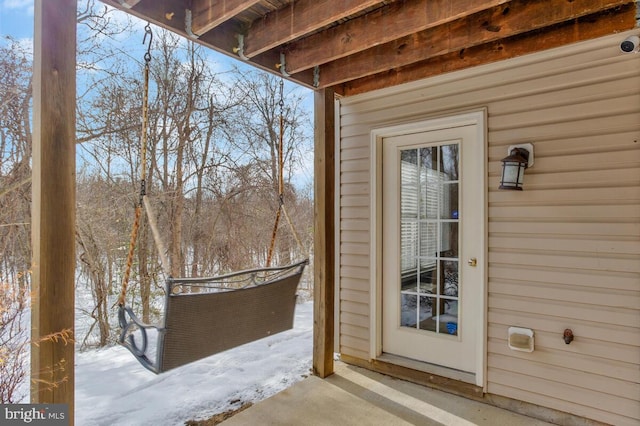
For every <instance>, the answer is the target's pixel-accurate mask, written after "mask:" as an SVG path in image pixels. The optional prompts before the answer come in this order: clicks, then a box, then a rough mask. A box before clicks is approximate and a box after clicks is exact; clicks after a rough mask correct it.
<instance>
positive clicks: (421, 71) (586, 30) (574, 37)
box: [335, 4, 636, 96]
mask: <svg viewBox="0 0 640 426" xmlns="http://www.w3.org/2000/svg"><path fill="white" fill-rule="evenodd" d="M635 25H636V11H635V6H634V5H633V4H627V5H625V6H622V7H621V8H620V10H618V11H615V12H614V11H612V10H609V11H605V12H603V13H599V14H597V15H590V16H587V17H583V18H580V19H575V20H571V21H566V22H563V23H561V24H558V25H555V26H553V27H549V28H545V29H542V30H538V31H532V32H529V33H526V34H522V35H519V36H515V37H511V38H507V39H502V40H498V41H496V42H493V43H486V44H482V45H480V46H476V47H472V48H469V49H465V51H464V52H463V53H462V54H461V53H460V52H452V53H448V54H446V55H441V56H438V57H435V58H431V59H428V60H426V61H422V62H419V63H416V64H412V65H408V66H406V67H400V68H395V69H392V70H388V71H385V72H382V73H379V74H376V75H372V76H368V77H364V78H361V79H357V80H352V81H349V82H346V83H344V84H340V85H338V86H336V87H335V90H336V93H338V94H340V95H342V96H353V95H357V94H360V93H366V92H370V91H372V90H377V89H382V88H385V87H391V86H395V85H399V84H403V83H409V82H412V81H416V80H420V79H423V78H427V77H433V76H436V75H440V74H444V73H448V72H453V71H457V70H463V69H467V68H471V67H474V66H478V65H484V64H489V63H492V62H498V61H502V60H506V59H511V58H515V57H518V56H522V55H526V54H529V53H534V52H539V51H542V50H546V49H551V48H555V47H560V46H564V45H567V44H570V43H576V42H579V41H584V40H590V39H594V38H597V37H603V36H606V35H608V34H613V33H616V32H620V31H626V30H630V29H632V28H634V27H635Z"/></svg>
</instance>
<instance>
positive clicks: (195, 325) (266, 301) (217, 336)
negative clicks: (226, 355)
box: [158, 268, 302, 372]
mask: <svg viewBox="0 0 640 426" xmlns="http://www.w3.org/2000/svg"><path fill="white" fill-rule="evenodd" d="M301 275H302V269H301V268H299V270H298V271H297V272H296V273H295V274H292V275H288V276H286V277H283V278H279V279H277V280H274V281H273V282H269V283H265V284H261V285H259V286H255V287H250V288H244V289H239V290H234V291H228V292H220V293H200V294H199V293H196V294H177V295H170V296H168V297H167V305H166V313H165V328H164V332H163V335H162V336H161V337H160V339H158V355H159V359H158V370H159V372H163V371H167V370H170V369H172V368H176V367H179V366H181V365H184V364H188V363H190V362H193V361H196V360H199V359H201V358H205V357H208V356H210V355H213V354H215V353H218V352H222V351H225V350H227V349H231V348H233V347H236V346H239V345H243V344H245V343H249V342H251V341H254V340H257V339H261V338H263V337H267V336H270V335H273V334H276V333H279V332H281V331H285V330H289V329H291V328H292V327H293V315H294V310H295V304H296V288H297V287H298V283H299V281H300V277H301Z"/></svg>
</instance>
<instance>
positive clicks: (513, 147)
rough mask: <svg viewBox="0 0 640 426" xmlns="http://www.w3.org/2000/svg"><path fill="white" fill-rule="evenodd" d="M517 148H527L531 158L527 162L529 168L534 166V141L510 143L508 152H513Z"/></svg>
mask: <svg viewBox="0 0 640 426" xmlns="http://www.w3.org/2000/svg"><path fill="white" fill-rule="evenodd" d="M515 148H520V149H525V150H527V151H528V152H529V158H528V162H527V168H529V167H531V166H533V144H532V143H521V144H519V145H509V148H508V149H507V154H511V151H513V150H514V149H515Z"/></svg>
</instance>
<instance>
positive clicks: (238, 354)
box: [75, 302, 313, 426]
mask: <svg viewBox="0 0 640 426" xmlns="http://www.w3.org/2000/svg"><path fill="white" fill-rule="evenodd" d="M312 343H313V302H305V303H302V304H298V305H296V312H295V322H294V328H293V329H292V330H288V331H285V332H283V333H279V334H276V335H274V336H270V337H267V338H265V339H262V340H259V341H256V342H253V343H249V344H246V345H244V346H241V347H239V348H236V349H231V350H229V351H226V352H223V353H220V354H217V355H213V356H211V357H209V358H206V359H203V360H200V361H197V362H194V363H192V364H189V365H186V366H184V367H180V368H177V369H175V370H171V371H168V372H166V373H162V374H160V375H155V374H153V373H151V372H150V371H148V370H146V369H145V368H144V367H142V366H141V365H140V364H138V361H136V360H135V358H134V357H133V355H131V353H130V352H129V351H128V350H126V349H125V348H123V347H121V346H114V347H109V348H105V349H100V350H90V351H86V352H79V353H77V354H76V373H75V374H76V402H75V404H76V406H75V416H76V417H75V423H76V424H77V425H82V426H94V425H96V426H97V425H105V426H121V425H135V426H143V425H184V423H185V422H186V421H187V420H202V419H206V418H209V417H211V416H212V415H214V414H217V413H220V412H224V411H227V410H231V409H237V408H239V407H240V406H241V405H242V404H243V403H246V402H257V401H260V400H262V399H265V398H268V397H270V396H272V395H274V394H276V393H278V392H280V391H282V390H284V389H286V388H287V387H289V386H291V385H292V384H294V383H295V382H297V381H299V380H302V379H303V378H304V377H306V376H308V375H309V374H310V371H311V358H312Z"/></svg>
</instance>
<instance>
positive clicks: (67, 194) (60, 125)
mask: <svg viewBox="0 0 640 426" xmlns="http://www.w3.org/2000/svg"><path fill="white" fill-rule="evenodd" d="M34 12H35V27H34V37H35V39H34V57H33V172H32V173H33V189H32V191H33V204H32V238H33V264H32V268H33V269H32V284H33V288H32V290H33V291H32V312H31V318H32V333H31V338H32V345H31V402H32V403H42V404H49V403H50V404H68V408H69V413H70V415H71V419H70V424H73V411H74V379H75V376H74V343H73V327H74V290H75V285H74V272H75V114H76V0H56V1H50V0H36V1H35V11H34Z"/></svg>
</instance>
